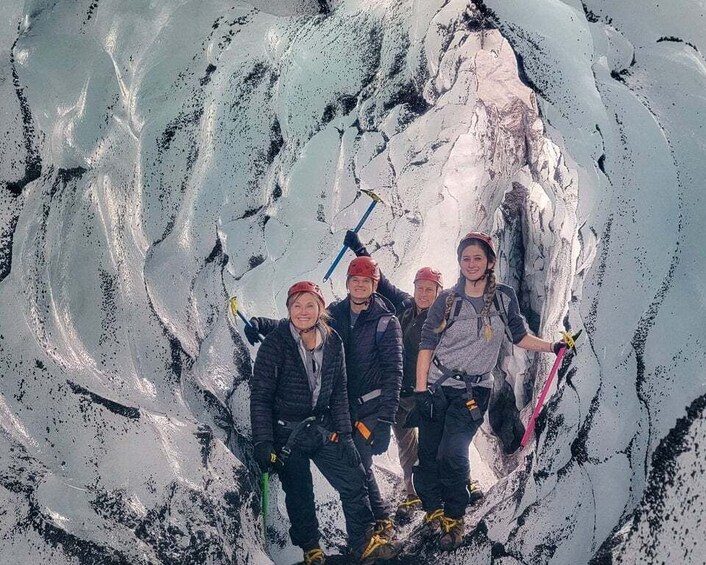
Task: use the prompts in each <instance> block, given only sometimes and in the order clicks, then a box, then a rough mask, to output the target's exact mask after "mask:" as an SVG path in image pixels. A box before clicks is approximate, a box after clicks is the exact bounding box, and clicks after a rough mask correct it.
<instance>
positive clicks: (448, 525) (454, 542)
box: [439, 516, 463, 551]
mask: <svg viewBox="0 0 706 565" xmlns="http://www.w3.org/2000/svg"><path fill="white" fill-rule="evenodd" d="M441 528H442V530H443V531H442V533H441V537H440V538H439V546H440V547H441V549H443V550H444V551H453V550H454V549H457V548H458V547H460V545H461V544H462V543H463V516H461V517H460V518H456V519H454V518H449V517H448V516H442V517H441Z"/></svg>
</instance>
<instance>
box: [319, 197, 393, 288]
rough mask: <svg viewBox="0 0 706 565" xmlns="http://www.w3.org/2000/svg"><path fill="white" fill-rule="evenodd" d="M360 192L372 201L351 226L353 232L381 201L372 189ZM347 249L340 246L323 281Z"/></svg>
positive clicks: (356, 230) (357, 229)
mask: <svg viewBox="0 0 706 565" xmlns="http://www.w3.org/2000/svg"><path fill="white" fill-rule="evenodd" d="M361 192H365V194H367V195H368V196H370V198H372V199H373V201H372V202H371V203H370V206H368V209H367V210H366V211H365V214H363V216H362V217H361V218H360V221H359V222H358V225H357V226H356V227H355V228H353V233H358V232H359V231H360V228H362V227H363V224H364V223H365V221H366V220H367V219H368V217H369V216H370V214H371V213H372V212H373V210H374V209H375V206H377V203H378V202H382V198H380V197H379V196H378V195H377V194H375V193H374V192H373V191H372V190H365V189H361ZM347 249H348V247H347V246H346V245H344V246H343V247H341V250H340V251H339V252H338V255H337V256H336V258H335V259H334V260H333V263H331V266H330V267H329V269H328V271H326V274H325V275H324V282H326V281H327V280H328V279H329V277H330V276H331V274H332V273H333V271H334V269H335V268H336V266H337V265H338V264H339V263H340V262H341V259H343V256H344V255H345V254H346V250H347Z"/></svg>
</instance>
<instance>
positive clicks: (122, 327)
mask: <svg viewBox="0 0 706 565" xmlns="http://www.w3.org/2000/svg"><path fill="white" fill-rule="evenodd" d="M615 4H616V5H613V3H608V2H606V3H601V2H587V3H585V4H583V5H582V4H579V3H575V2H567V3H562V2H556V1H552V2H548V1H534V2H532V3H531V4H527V3H517V2H511V1H509V0H496V1H493V2H486V3H485V4H483V3H481V2H474V3H471V4H469V3H467V2H462V1H455V0H451V1H442V0H438V1H429V0H427V1H424V2H413V1H411V0H410V1H392V0H389V1H386V2H367V1H363V0H358V1H354V0H350V1H345V0H341V1H337V2H330V3H328V4H327V3H326V2H323V1H318V0H317V1H314V0H288V1H281V2H277V3H271V2H261V1H259V0H258V1H257V2H242V1H241V2H218V1H210V2H195V1H192V2H162V3H152V4H149V5H147V4H145V3H143V2H134V1H124V0H123V1H118V0H112V1H108V0H100V1H98V2H94V1H92V2H89V1H85V2H81V1H78V2H52V1H49V0H44V1H27V2H24V3H23V2H18V1H9V2H6V3H5V5H4V13H5V14H7V19H6V20H3V21H4V22H5V23H3V24H2V27H1V28H0V31H1V33H0V61H1V63H0V92H2V94H3V96H2V98H1V100H2V102H1V103H0V104H1V105H2V106H1V108H2V112H0V127H1V128H2V131H3V133H4V135H3V137H2V140H3V141H2V142H0V154H1V155H2V159H1V160H0V178H1V179H2V181H3V186H2V188H0V304H1V306H0V395H1V396H0V425H1V426H2V430H3V434H2V436H1V437H2V439H1V440H0V441H2V447H0V454H2V456H1V458H0V495H1V497H2V501H3V504H2V508H3V512H2V513H1V514H0V535H2V537H3V543H2V546H1V549H0V560H1V561H3V562H5V561H7V562H17V563H35V562H55V563H63V562H66V563H70V562H78V561H80V562H124V563H142V562H144V563H156V562H161V563H176V562H194V563H196V562H199V563H201V562H212V563H225V562H229V561H232V560H234V561H235V562H238V563H246V562H251V563H261V562H267V561H268V558H267V557H266V555H265V553H264V547H263V543H262V541H261V540H262V537H261V536H262V533H261V530H260V522H259V500H258V497H257V495H256V492H257V490H258V487H257V485H256V482H255V478H254V477H255V476H254V475H253V474H251V473H249V472H248V468H247V466H248V465H249V464H250V461H249V459H248V455H247V453H248V437H249V429H248V427H249V417H248V413H247V401H248V385H247V379H248V374H249V371H250V354H251V353H252V351H249V350H248V349H247V347H245V346H244V344H243V341H242V339H241V337H240V334H239V329H238V328H239V327H240V324H239V323H238V324H236V323H235V322H234V321H233V320H232V319H229V317H228V314H227V308H226V305H227V299H228V298H229V297H230V296H232V295H237V296H238V298H239V300H240V304H241V307H242V308H243V310H244V311H245V312H246V314H250V313H252V314H261V315H282V314H283V308H282V303H283V293H284V292H285V291H286V288H287V287H288V286H289V284H291V283H292V282H293V281H295V280H298V279H301V278H305V277H306V278H312V279H319V278H320V277H321V276H322V275H323V273H324V271H325V269H326V268H327V266H328V263H329V261H330V260H331V258H332V257H333V255H334V254H335V252H336V251H337V249H338V247H339V245H340V243H341V240H342V235H343V230H344V229H345V228H347V227H349V226H351V225H353V224H354V223H355V222H356V221H357V219H358V217H359V215H360V214H361V213H362V212H363V211H364V209H365V207H366V206H367V204H368V202H367V201H366V199H367V197H365V196H362V195H360V193H358V192H357V189H358V188H372V189H375V190H376V191H378V192H379V193H380V194H381V196H382V197H383V198H384V199H385V201H386V206H384V207H383V206H379V207H378V208H377V209H376V211H375V213H374V215H373V216H372V218H371V219H370V220H369V222H368V224H366V228H365V230H364V232H363V236H364V239H365V240H366V241H370V248H371V249H374V256H375V257H376V258H377V259H378V260H379V261H380V263H381V265H382V266H383V268H384V270H385V272H386V273H387V274H388V275H389V276H390V277H391V278H392V279H393V280H394V281H395V282H397V283H398V284H400V286H407V285H406V282H407V281H410V280H411V276H412V274H413V273H414V271H415V270H416V268H417V267H418V266H419V265H420V264H425V263H429V264H435V265H437V266H438V267H440V268H441V269H442V270H443V271H444V273H445V275H446V276H447V279H448V280H453V278H454V276H455V266H454V256H453V247H454V245H455V241H456V240H457V239H458V236H459V235H460V234H462V233H465V231H467V230H468V229H469V228H472V227H477V228H481V229H486V230H489V231H493V232H494V233H495V234H496V236H497V237H498V238H499V241H500V248H501V261H500V263H501V265H500V271H501V273H502V276H503V278H504V279H505V280H507V281H510V282H511V283H512V284H513V285H514V286H515V287H516V288H517V290H518V294H519V296H520V298H521V302H522V306H523V310H524V311H525V313H526V314H527V316H528V319H529V320H530V322H531V325H532V327H533V329H534V330H535V331H537V332H538V333H539V334H541V335H546V336H550V335H556V331H557V329H559V328H560V327H561V326H562V324H563V323H565V321H568V322H569V323H570V325H571V326H572V327H574V328H578V327H583V328H584V329H585V330H586V332H585V336H586V339H585V340H584V342H583V348H582V352H581V354H580V355H579V356H578V357H577V358H576V359H575V360H574V361H573V365H572V367H571V370H570V371H568V372H567V371H564V372H563V373H562V376H563V378H562V380H561V382H560V385H559V392H558V394H557V395H556V396H554V397H553V398H552V400H551V402H550V403H549V406H548V410H547V412H546V414H547V416H546V417H544V418H542V419H541V420H540V423H539V426H538V428H537V430H538V434H539V440H538V443H537V445H536V450H534V451H532V450H530V451H529V452H527V453H521V454H517V455H515V456H513V457H510V458H507V457H503V456H501V455H500V454H499V451H498V444H497V440H496V439H495V438H494V437H493V436H491V435H489V434H482V436H481V437H480V438H479V440H478V442H477V446H478V449H479V451H480V452H481V454H482V456H483V457H484V458H485V461H486V463H487V464H488V465H489V466H490V467H491V468H492V469H494V471H495V472H496V473H497V475H498V476H499V477H506V478H504V479H501V481H500V483H498V485H497V486H496V487H495V489H494V490H493V491H492V492H491V494H490V495H489V496H488V498H487V499H486V501H485V502H484V504H483V505H482V506H481V507H480V508H479V509H477V510H475V511H474V513H473V515H472V516H471V518H470V520H469V523H470V524H471V526H473V527H472V528H469V530H470V533H469V535H468V538H467V540H468V543H469V545H468V547H466V548H463V549H462V550H459V552H457V553H456V554H454V555H452V556H446V557H445V556H440V555H429V556H419V557H417V558H415V559H423V560H425V561H429V562H445V561H448V562H454V563H457V562H459V561H462V562H467V563H487V562H493V561H495V562H498V563H501V562H502V563H514V562H521V563H530V562H532V563H535V562H541V563H544V562H552V563H560V564H561V563H587V562H589V561H591V560H594V561H595V562H601V563H602V562H609V561H610V560H611V559H612V558H615V559H616V560H621V561H623V562H633V561H650V560H652V561H655V560H661V559H668V558H669V559H673V558H676V557H681V558H682V559H683V560H686V561H692V562H698V560H699V557H698V556H699V555H701V554H703V552H704V551H706V550H705V549H704V547H703V544H704V542H703V539H701V537H699V534H698V532H699V530H700V528H699V523H700V520H701V518H702V516H703V510H702V505H700V504H701V503H700V502H699V499H698V493H699V492H700V491H701V490H702V487H703V482H704V479H703V476H704V475H703V462H702V461H701V459H702V458H701V457H699V448H698V445H699V443H700V442H701V443H703V442H702V441H701V440H702V439H703V433H704V432H703V426H702V425H700V419H701V418H702V416H703V410H704V408H705V406H704V404H705V401H704V396H703V395H704V394H705V393H706V391H705V390H704V379H703V376H702V371H700V367H701V366H702V365H703V361H704V360H703V353H702V350H701V349H700V339H701V338H700V336H701V335H702V334H703V333H704V332H703V330H704V325H705V324H704V321H703V319H704V317H703V313H702V310H703V306H702V304H703V301H704V291H703V288H704V285H703V283H702V282H701V281H702V280H703V276H700V275H702V274H703V270H704V268H703V262H702V261H699V258H700V246H699V243H700V237H699V236H700V233H701V231H702V229H701V226H702V224H703V221H704V218H703V215H704V211H703V210H704V207H703V205H702V204H700V200H699V199H700V198H701V196H700V191H699V190H698V187H699V182H700V181H701V179H703V178H704V170H703V167H704V166H703V163H702V155H703V141H702V139H703V122H704V115H703V94H702V93H703V92H704V88H703V87H704V84H703V82H704V64H703V63H704V61H703V57H702V56H701V54H700V52H699V46H700V45H702V44H703V39H704V38H703V33H704V32H703V29H705V28H704V26H703V25H699V22H701V23H703V19H704V15H703V8H698V7H697V6H695V5H691V4H689V5H687V4H681V3H677V4H671V5H670V6H669V7H668V8H667V7H663V8H659V7H656V8H647V7H645V6H641V5H639V3H638V2H621V3H615ZM494 27H497V29H490V28H494ZM513 48H514V49H515V52H516V53H518V54H519V56H520V57H521V61H522V63H523V65H522V67H521V68H520V69H518V67H517V65H516V57H515V52H513ZM523 73H524V75H523ZM520 76H523V78H524V82H523V81H521V80H520ZM533 91H534V92H533ZM538 103H539V107H540V108H541V112H542V119H540V116H539V112H538ZM545 128H547V130H548V133H545ZM341 271H342V267H339V271H338V272H337V275H334V278H333V280H332V283H331V285H330V286H329V287H328V288H327V289H325V292H326V293H327V295H328V296H329V297H330V298H333V297H334V296H341V295H342V294H343V293H344V287H343V278H342V275H341ZM548 363H549V360H548V359H546V358H545V359H535V358H534V357H533V356H527V355H523V354H520V353H519V352H517V351H515V352H514V354H513V355H508V356H505V357H504V359H503V360H502V362H501V364H500V367H499V371H502V372H504V373H505V374H506V375H507V380H508V382H509V383H511V385H512V386H513V387H514V389H515V392H516V395H517V397H518V402H519V403H520V404H521V405H526V404H527V407H526V408H525V412H526V411H527V410H528V409H529V407H530V404H531V402H530V401H531V396H532V394H534V396H536V393H537V391H538V389H539V387H540V386H541V385H542V384H543V380H542V379H543V376H544V375H545V374H546V370H547V369H548ZM532 449H535V446H532ZM528 454H529V458H527V459H524V456H525V455H528ZM380 463H381V465H382V466H384V467H389V468H392V469H394V464H393V463H394V461H393V462H390V461H387V460H383V461H381V462H380ZM518 464H519V468H518V470H516V471H514V472H512V470H513V469H514V468H515V466H516V465H518ZM508 473H510V474H509V475H508ZM381 476H382V477H384V483H385V489H386V490H387V491H388V492H389V493H392V491H394V490H395V488H396V486H397V482H396V481H397V479H396V478H395V476H394V474H387V473H382V474H381ZM274 484H276V483H274ZM320 488H321V491H320V493H319V494H320V499H319V502H320V507H321V516H322V526H323V529H324V532H325V534H326V535H327V537H328V538H329V545H338V544H341V543H342V539H343V538H342V533H341V530H340V526H341V517H340V509H339V507H338V503H337V502H336V498H335V494H334V493H332V492H331V490H330V489H327V488H326V487H325V486H323V485H320ZM662 495H663V496H662ZM274 496H275V501H274V508H273V517H272V518H273V527H272V528H271V530H270V532H269V534H270V537H269V539H270V543H269V547H268V551H269V552H270V555H271V556H273V557H274V558H275V560H276V561H277V562H282V563H287V562H290V561H293V560H294V559H296V558H297V553H296V551H294V550H293V549H292V548H290V547H289V546H288V544H287V542H286V523H285V522H284V520H283V517H282V512H283V509H282V501H281V498H279V497H278V496H277V489H275V490H274ZM682 514H683V515H682ZM633 518H634V519H633Z"/></svg>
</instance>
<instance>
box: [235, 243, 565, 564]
mask: <svg viewBox="0 0 706 565" xmlns="http://www.w3.org/2000/svg"><path fill="white" fill-rule="evenodd" d="M344 243H345V245H347V246H348V247H349V248H350V249H351V250H352V251H353V252H354V253H355V254H356V258H355V259H353V260H352V261H351V262H350V264H349V265H348V270H347V275H346V289H347V291H348V295H347V296H346V298H345V299H343V300H341V301H338V302H336V303H334V304H332V305H330V306H329V307H328V308H327V305H326V300H325V298H324V296H323V294H322V292H321V289H320V288H319V286H318V285H317V284H315V283H313V282H310V281H301V282H298V283H296V284H294V285H292V286H291V287H290V288H289V291H288V293H287V301H286V306H287V311H288V317H287V318H286V319H283V320H280V321H277V320H273V319H268V318H251V319H250V320H249V324H247V325H246V327H245V334H246V337H247V339H248V341H249V342H250V343H251V344H252V345H255V343H257V342H259V341H261V340H262V337H263V336H264V340H262V343H261V345H260V347H259V350H258V352H257V356H256V359H255V365H254V370H253V378H252V385H251V400H250V410H251V421H252V434H253V445H254V455H255V460H256V461H257V463H258V465H259V466H260V468H261V469H262V470H263V472H264V471H269V470H271V469H276V470H277V473H278V474H279V477H280V480H281V483H282V489H283V490H284V493H285V505H286V509H287V514H288V515H289V519H290V523H291V528H290V530H289V533H290V536H291V539H292V543H293V544H294V545H296V546H299V547H301V548H302V550H303V553H304V562H305V563H306V565H314V564H316V565H321V564H322V563H324V562H325V560H326V556H325V553H324V551H323V550H322V548H321V546H320V543H319V542H320V531H319V523H318V520H317V517H316V510H315V504H314V488H313V481H312V475H311V469H310V461H313V462H314V464H315V465H316V466H317V468H318V469H319V471H321V473H322V474H323V476H324V477H325V478H326V479H327V480H328V481H329V483H330V484H331V485H332V486H333V488H334V489H336V491H337V492H338V493H339V495H340V499H341V503H342V507H343V514H344V517H345V522H346V530H347V534H348V541H349V546H350V550H351V553H352V557H353V558H354V559H356V560H358V561H359V562H361V563H374V562H378V561H385V560H388V559H392V558H393V557H395V555H396V554H397V553H398V552H399V549H400V547H399V544H398V543H396V542H395V539H394V538H395V533H396V528H395V522H394V520H393V515H392V512H391V508H390V506H389V505H388V504H387V503H386V501H385V500H383V497H382V496H381V493H380V489H379V487H378V484H377V482H376V480H375V475H374V473H373V468H372V463H373V456H374V455H380V454H382V453H385V452H386V451H387V449H388V446H389V443H390V436H391V433H394V435H395V439H396V442H397V446H398V452H399V459H400V464H401V466H402V470H403V475H404V483H405V488H406V498H405V499H404V500H403V501H402V502H401V504H400V505H399V507H398V508H397V512H396V514H395V516H394V518H395V519H396V520H398V521H399V520H405V519H409V517H410V516H411V514H412V513H414V511H416V510H417V509H418V508H419V506H420V505H421V508H422V509H423V510H424V512H425V515H424V518H423V522H422V530H423V534H422V535H424V536H428V537H435V538H436V539H438V543H439V546H440V547H441V548H442V549H444V550H453V549H456V548H458V547H459V546H460V545H461V543H462V541H463V535H464V514H465V512H466V507H467V506H468V504H469V501H470V500H471V497H472V493H471V491H472V488H471V482H470V465H469V446H470V443H471V441H472V439H473V436H474V434H475V433H476V432H477V431H478V429H479V427H480V425H481V424H482V422H483V418H484V414H485V412H486V410H487V408H488V403H489V399H490V393H491V389H492V386H493V377H492V373H491V371H492V369H493V367H494V366H495V365H496V363H497V361H498V356H499V353H500V347H501V345H502V342H503V340H504V339H505V336H507V337H508V338H509V339H511V341H512V343H514V344H515V345H517V346H519V347H521V348H523V349H527V350H530V351H538V352H547V353H552V352H553V353H555V354H556V353H558V352H559V350H560V349H561V348H562V347H563V346H564V343H563V342H562V341H559V342H550V341H545V340H542V339H539V338H537V337H535V336H532V335H530V334H529V332H528V329H527V324H526V321H525V319H524V317H523V316H522V314H521V313H520V308H519V304H518V301H517V297H516V295H515V292H514V290H513V289H512V288H511V287H509V286H506V285H504V284H500V283H498V282H497V281H496V278H495V274H494V268H495V265H496V261H497V255H496V252H495V246H494V244H493V241H492V239H491V238H490V237H489V236H488V235H487V234H485V233H482V232H470V233H468V234H467V235H465V236H464V237H463V238H462V239H461V241H460V242H459V244H458V247H457V250H456V254H457V259H458V265H459V269H460V275H459V279H458V282H457V283H456V284H455V285H454V286H453V287H452V288H451V289H447V290H444V288H443V286H444V285H443V278H442V275H441V273H440V272H439V271H438V270H436V269H434V268H431V267H422V268H420V269H419V270H418V271H417V272H416V275H415V277H414V294H413V295H410V294H408V293H406V292H404V291H402V290H400V289H398V288H397V287H395V286H394V285H393V284H392V283H391V282H390V281H389V280H388V279H387V278H386V277H385V276H383V274H382V273H381V272H380V268H379V267H378V264H377V262H376V261H375V260H374V259H373V258H372V257H370V254H369V253H368V251H367V250H366V248H365V247H364V245H363V244H362V243H361V241H360V238H359V236H358V235H357V233H355V232H353V231H348V232H347V233H346V236H345V239H344Z"/></svg>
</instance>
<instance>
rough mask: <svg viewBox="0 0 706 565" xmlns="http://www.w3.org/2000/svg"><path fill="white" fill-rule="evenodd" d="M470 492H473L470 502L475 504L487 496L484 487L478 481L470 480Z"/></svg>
mask: <svg viewBox="0 0 706 565" xmlns="http://www.w3.org/2000/svg"><path fill="white" fill-rule="evenodd" d="M468 492H470V493H471V499H470V500H469V502H468V504H469V505H471V506H472V505H473V504H475V503H476V502H478V501H479V500H480V499H481V498H483V497H484V496H485V493H484V492H483V489H482V488H480V484H479V483H478V481H468Z"/></svg>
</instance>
